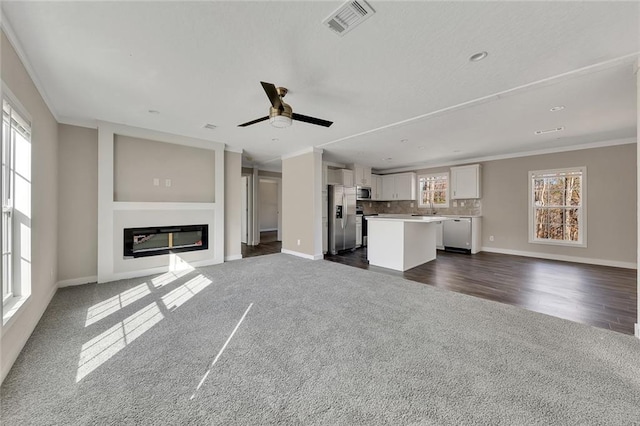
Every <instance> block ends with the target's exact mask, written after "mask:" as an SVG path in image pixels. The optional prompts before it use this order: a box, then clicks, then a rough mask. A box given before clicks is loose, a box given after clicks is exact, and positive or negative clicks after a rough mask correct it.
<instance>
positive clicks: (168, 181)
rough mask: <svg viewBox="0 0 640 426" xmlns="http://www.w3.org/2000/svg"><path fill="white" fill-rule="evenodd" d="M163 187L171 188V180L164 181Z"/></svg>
mask: <svg viewBox="0 0 640 426" xmlns="http://www.w3.org/2000/svg"><path fill="white" fill-rule="evenodd" d="M164 186H166V187H167V188H169V187H171V179H165V180H164Z"/></svg>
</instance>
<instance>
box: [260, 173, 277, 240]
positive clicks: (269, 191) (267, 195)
mask: <svg viewBox="0 0 640 426" xmlns="http://www.w3.org/2000/svg"><path fill="white" fill-rule="evenodd" d="M258 186H259V188H260V195H259V197H258V199H259V200H260V214H259V215H260V231H265V230H274V229H277V228H278V184H277V183H276V182H273V181H265V180H262V179H261V180H260V184H259V185H258Z"/></svg>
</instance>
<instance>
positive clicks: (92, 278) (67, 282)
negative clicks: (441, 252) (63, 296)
mask: <svg viewBox="0 0 640 426" xmlns="http://www.w3.org/2000/svg"><path fill="white" fill-rule="evenodd" d="M95 282H98V276H97V275H92V276H90V277H80V278H72V279H70V280H62V281H58V284H57V285H58V288H61V287H71V286H74V285H82V284H90V283H95Z"/></svg>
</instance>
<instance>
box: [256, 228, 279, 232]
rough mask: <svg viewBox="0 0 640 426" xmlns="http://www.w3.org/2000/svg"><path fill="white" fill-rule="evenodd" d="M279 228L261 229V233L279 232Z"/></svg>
mask: <svg viewBox="0 0 640 426" xmlns="http://www.w3.org/2000/svg"><path fill="white" fill-rule="evenodd" d="M277 230H278V228H264V229H260V232H271V231H277Z"/></svg>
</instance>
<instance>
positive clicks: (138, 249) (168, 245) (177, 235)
mask: <svg viewBox="0 0 640 426" xmlns="http://www.w3.org/2000/svg"><path fill="white" fill-rule="evenodd" d="M208 248H209V226H208V225H182V226H157V227H151V228H125V229H124V257H125V258H136V257H146V256H157V255H160V254H168V253H180V252H185V251H196V250H207V249H208Z"/></svg>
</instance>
